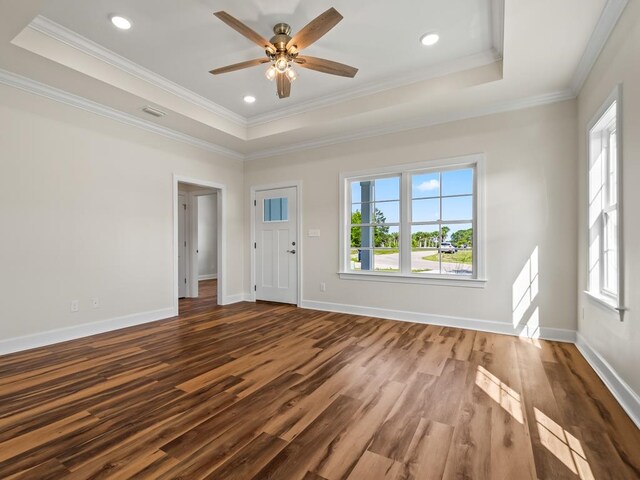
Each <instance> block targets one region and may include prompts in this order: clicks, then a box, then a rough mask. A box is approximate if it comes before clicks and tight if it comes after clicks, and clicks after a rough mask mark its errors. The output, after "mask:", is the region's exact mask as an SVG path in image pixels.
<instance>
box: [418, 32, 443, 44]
mask: <svg viewBox="0 0 640 480" xmlns="http://www.w3.org/2000/svg"><path fill="white" fill-rule="evenodd" d="M438 40H440V35H438V34H437V33H435V32H431V33H425V34H424V35H422V36H421V37H420V43H421V44H422V45H424V46H425V47H430V46H431V45H435V44H436V43H438Z"/></svg>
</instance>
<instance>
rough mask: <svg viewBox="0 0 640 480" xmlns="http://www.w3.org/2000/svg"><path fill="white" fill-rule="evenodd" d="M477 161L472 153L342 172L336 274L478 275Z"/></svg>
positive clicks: (419, 280)
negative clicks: (347, 172)
mask: <svg viewBox="0 0 640 480" xmlns="http://www.w3.org/2000/svg"><path fill="white" fill-rule="evenodd" d="M481 161H482V157H481V156H480V155H474V156H470V157H464V158H456V159H451V160H442V161H438V162H429V163H423V164H416V165H408V166H403V167H395V168H389V169H381V170H375V171H373V170H372V171H368V172H359V173H355V174H349V175H342V176H341V179H342V182H343V192H342V193H343V203H342V207H343V208H342V210H341V211H342V212H344V214H345V217H346V218H343V219H342V220H343V221H342V222H341V224H342V225H343V231H342V235H343V248H342V253H341V265H342V268H341V272H340V273H341V277H343V278H367V277H375V279H377V280H383V281H389V280H391V281H393V279H396V280H398V279H401V281H407V280H409V281H411V282H412V283H414V282H415V283H430V282H426V281H425V282H423V281H424V280H440V281H445V280H454V281H455V280H463V281H464V280H478V279H482V278H483V275H482V274H483V271H482V262H481V261H480V260H481V259H480V258H479V253H480V251H481V249H480V248H478V247H479V245H478V241H479V239H480V238H481V237H480V235H479V232H478V228H479V227H481V225H480V222H479V218H478V204H479V199H481V195H479V186H480V182H479V176H480V174H481V163H480V162H481ZM369 279H371V278H369Z"/></svg>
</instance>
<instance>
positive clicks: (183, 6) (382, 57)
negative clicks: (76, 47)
mask: <svg viewBox="0 0 640 480" xmlns="http://www.w3.org/2000/svg"><path fill="white" fill-rule="evenodd" d="M329 5H330V6H333V7H334V8H336V9H337V10H338V11H339V12H340V13H341V14H342V15H343V16H344V19H343V20H342V21H341V22H340V23H339V24H338V25H337V26H336V27H335V28H334V29H332V30H331V31H330V32H329V33H327V34H326V35H325V36H324V37H323V38H321V39H320V40H319V41H318V42H317V43H315V44H314V45H312V46H310V47H309V48H307V49H305V51H304V52H303V53H304V54H308V55H312V56H316V57H322V58H328V59H330V60H335V61H338V62H341V63H346V64H349V65H353V66H355V67H357V68H359V69H360V71H359V72H358V74H357V75H356V77H355V78H353V79H349V78H343V77H338V76H334V75H326V74H323V73H319V72H314V71H310V70H303V69H298V74H299V78H298V80H297V81H296V82H295V83H294V85H293V88H292V95H291V97H290V98H287V99H278V97H277V96H276V89H275V85H274V84H273V83H271V82H269V81H268V80H267V79H266V78H265V77H264V71H265V70H266V67H265V66H258V67H253V68H251V69H247V70H243V71H237V72H231V73H227V74H225V75H220V76H215V77H214V76H212V75H211V74H210V73H208V72H209V70H211V69H213V68H214V67H221V66H224V65H228V64H232V63H237V62H241V61H245V60H251V59H254V58H261V57H263V56H264V52H263V51H262V49H260V47H258V46H257V45H255V44H253V43H252V42H251V41H249V40H247V39H246V38H244V37H243V36H241V35H240V34H238V33H237V32H235V31H234V30H232V29H231V28H229V27H228V26H227V25H225V24H224V23H222V22H221V21H220V20H218V19H217V18H216V17H214V16H213V15H212V13H213V12H215V11H218V10H224V11H227V12H228V13H230V14H231V15H233V16H235V17H236V18H238V19H239V20H241V21H242V22H244V23H246V24H247V25H248V26H249V27H251V28H253V29H254V30H255V31H257V32H258V33H260V34H262V35H263V36H265V37H266V38H270V37H271V36H272V35H273V33H272V27H273V25H275V24H276V23H278V22H286V23H289V24H290V25H291V26H292V28H293V32H294V33H295V32H296V31H297V30H298V29H300V28H302V27H303V26H304V25H305V24H306V23H308V22H309V21H310V20H312V19H313V18H314V17H316V16H317V15H319V14H320V13H322V12H323V11H324V10H326V8H327V7H328V6H329ZM114 13H118V14H120V15H123V16H125V17H127V18H129V19H130V20H131V21H132V23H133V28H131V30H128V31H121V30H118V29H116V28H114V27H113V26H112V25H111V23H110V22H109V16H110V15H112V14H114ZM41 14H42V15H43V16H45V17H46V18H48V19H50V20H53V21H54V22H56V23H58V24H60V25H62V26H64V27H66V28H68V29H70V30H72V31H74V32H76V33H78V34H80V35H82V36H83V37H85V38H88V39H90V40H92V41H94V42H96V43H98V44H100V45H102V46H103V47H105V48H107V49H109V50H111V51H113V52H115V53H117V54H119V55H121V56H123V57H125V58H127V59H129V60H131V61H133V62H135V63H137V64H138V65H141V66H143V67H145V68H147V69H149V70H151V71H153V72H155V73H157V74H159V75H161V76H163V77H165V78H167V79H169V80H171V81H173V82H175V83H177V84H179V85H182V86H184V87H186V88H187V89H189V90H191V91H193V92H196V93H197V94H199V95H201V96H203V97H205V98H207V99H209V100H211V101H213V102H215V103H217V104H218V105H221V106H223V107H225V108H227V109H229V110H231V111H233V112H235V113H237V114H239V115H242V116H244V117H252V116H254V115H257V114H261V113H266V112H271V111H273V110H274V109H280V108H284V107H291V106H295V105H299V104H300V103H302V102H306V101H309V100H312V99H316V98H319V97H325V96H327V95H331V94H335V93H338V92H341V91H343V90H345V89H352V88H356V87H362V86H363V85H368V84H371V83H373V82H381V81H388V80H391V81H392V82H393V81H394V80H395V79H399V80H402V79H403V78H404V77H407V76H414V75H415V74H416V72H418V71H421V70H425V69H427V68H429V67H433V66H435V65H438V64H441V63H443V62H447V61H451V60H454V59H459V58H463V57H466V56H469V55H473V54H478V53H481V52H486V51H490V50H491V48H492V46H493V45H492V16H491V0H455V1H451V0H403V1H399V2H394V3H390V2H388V1H386V0H367V1H366V2H354V1H351V0H332V1H331V2H329V3H328V2H326V1H302V0H288V1H269V2H265V1H263V0H244V1H242V2H238V1H237V0H236V1H234V0H216V1H212V0H200V1H194V0H181V1H179V2H176V1H175V0H137V1H135V2H132V1H127V0H115V1H114V0H93V1H91V2H87V1H86V0H57V1H55V2H48V3H47V4H46V5H45V8H44V9H43V10H42V12H41ZM432 31H437V32H438V33H439V34H440V36H441V42H440V43H439V44H438V45H437V46H435V47H431V48H426V47H424V46H422V45H421V44H420V43H419V39H420V36H421V35H422V34H424V33H426V32H432ZM246 94H251V95H254V96H255V97H256V98H257V99H258V101H257V102H256V103H255V104H253V105H251V106H249V105H247V104H246V103H244V102H243V100H242V99H243V97H244V95H246Z"/></svg>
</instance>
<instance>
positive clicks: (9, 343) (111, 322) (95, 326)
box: [0, 308, 174, 355]
mask: <svg viewBox="0 0 640 480" xmlns="http://www.w3.org/2000/svg"><path fill="white" fill-rule="evenodd" d="M173 316H174V310H173V308H163V309H160V310H153V311H149V312H141V313H134V314H132V315H125V316H122V317H116V318H110V319H107V320H99V321H97V322H90V323H82V324H80V325H72V326H69V327H63V328H57V329H55V330H48V331H46V332H40V333H34V334H31V335H24V336H20V337H14V338H8V339H6V340H0V355H6V354H8V353H13V352H20V351H23V350H30V349H32V348H38V347H44V346H47V345H53V344H56V343H60V342H66V341H69V340H75V339H77V338H83V337H90V336H92V335H97V334H99V333H105V332H111V331H113V330H119V329H121V328H127V327H132V326H134V325H141V324H143V323H148V322H155V321H156V320H164V319H166V318H170V317H173Z"/></svg>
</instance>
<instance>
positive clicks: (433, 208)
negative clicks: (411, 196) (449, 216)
mask: <svg viewBox="0 0 640 480" xmlns="http://www.w3.org/2000/svg"><path fill="white" fill-rule="evenodd" d="M439 219H440V199H438V198H432V199H428V200H412V201H411V221H412V222H434V221H436V220H439Z"/></svg>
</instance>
